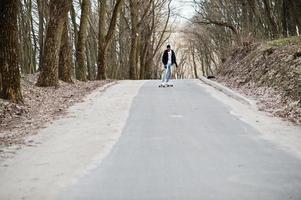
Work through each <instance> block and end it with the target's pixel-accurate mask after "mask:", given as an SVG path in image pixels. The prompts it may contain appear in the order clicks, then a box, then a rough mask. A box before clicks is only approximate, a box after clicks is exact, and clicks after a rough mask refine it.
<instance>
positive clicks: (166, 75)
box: [162, 64, 172, 83]
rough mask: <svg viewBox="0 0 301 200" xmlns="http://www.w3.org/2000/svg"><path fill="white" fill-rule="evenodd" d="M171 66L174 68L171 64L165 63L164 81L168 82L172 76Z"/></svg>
mask: <svg viewBox="0 0 301 200" xmlns="http://www.w3.org/2000/svg"><path fill="white" fill-rule="evenodd" d="M171 68H172V65H171V64H167V65H165V71H164V74H163V77H162V83H168V81H169V80H170V78H171Z"/></svg>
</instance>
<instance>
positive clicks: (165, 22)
mask: <svg viewBox="0 0 301 200" xmlns="http://www.w3.org/2000/svg"><path fill="white" fill-rule="evenodd" d="M176 1H177V0H145V1H142V0H98V1H97V0H1V2H0V38H1V39H0V92H1V98H3V99H8V100H11V101H12V102H15V103H19V102H22V101H23V99H22V89H21V84H20V79H21V77H22V76H25V75H27V74H35V73H38V80H37V82H36V85H37V86H39V87H58V86H59V81H63V82H66V83H70V84H72V83H73V82H74V80H78V81H83V82H85V81H93V80H105V79H114V80H119V79H131V80H138V79H158V78H160V73H161V71H160V70H161V68H162V67H161V65H160V64H159V63H160V61H161V53H162V51H163V48H165V44H166V42H167V41H170V40H171V38H176V39H174V40H175V42H174V43H175V45H174V46H175V49H176V52H177V54H178V62H179V66H180V70H178V71H177V77H179V78H197V77H199V76H200V75H205V76H208V75H214V74H215V73H216V70H217V69H218V68H219V65H220V64H221V63H223V62H224V61H225V60H226V59H227V57H228V56H229V54H230V51H231V50H232V49H233V48H235V47H240V46H242V47H248V46H249V45H251V44H253V43H255V42H262V41H267V40H274V39H279V38H286V37H292V36H299V35H300V31H301V12H300V10H301V1H299V0H193V1H191V2H190V3H191V4H192V6H193V7H194V9H195V13H194V15H193V17H192V18H189V19H186V18H185V21H186V22H185V23H184V24H181V25H179V24H177V23H175V20H174V19H175V18H184V17H183V16H181V15H180V14H178V15H177V9H175V8H174V7H173V6H172V3H173V2H176Z"/></svg>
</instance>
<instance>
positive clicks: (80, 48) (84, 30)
mask: <svg viewBox="0 0 301 200" xmlns="http://www.w3.org/2000/svg"><path fill="white" fill-rule="evenodd" d="M81 8H82V14H81V20H80V26H79V32H78V40H77V48H76V78H77V79H78V80H80V81H86V80H87V64H86V53H85V51H86V41H87V36H88V22H89V12H90V0H82V5H81Z"/></svg>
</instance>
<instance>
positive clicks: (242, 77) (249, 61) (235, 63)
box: [218, 37, 301, 124]
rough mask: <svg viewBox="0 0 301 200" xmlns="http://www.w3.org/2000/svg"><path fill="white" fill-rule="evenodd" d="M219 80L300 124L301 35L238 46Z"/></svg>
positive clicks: (269, 110)
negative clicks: (242, 46)
mask: <svg viewBox="0 0 301 200" xmlns="http://www.w3.org/2000/svg"><path fill="white" fill-rule="evenodd" d="M218 81H219V82H221V83H223V84H225V85H227V86H229V87H231V88H234V89H236V90H239V91H240V92H242V93H244V94H246V95H248V96H255V97H256V98H257V99H259V104H258V105H259V107H260V109H261V110H265V111H268V112H271V113H273V115H275V116H279V117H282V118H285V119H288V120H290V121H293V122H295V123H298V124H301V101H300V99H301V37H294V38H289V39H281V40H276V41H270V42H267V43H262V44H253V45H251V46H248V47H244V48H237V49H235V50H234V51H233V52H232V55H231V56H230V57H229V59H228V60H227V61H226V62H225V63H224V64H223V65H221V67H220V68H219V70H218Z"/></svg>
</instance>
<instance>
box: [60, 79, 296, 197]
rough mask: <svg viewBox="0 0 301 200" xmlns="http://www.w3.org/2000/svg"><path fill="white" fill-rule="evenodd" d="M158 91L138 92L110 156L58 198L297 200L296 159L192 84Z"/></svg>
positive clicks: (179, 83) (148, 85)
mask: <svg viewBox="0 0 301 200" xmlns="http://www.w3.org/2000/svg"><path fill="white" fill-rule="evenodd" d="M157 85H158V84H157V82H154V81H149V82H147V83H146V84H145V85H144V86H142V88H141V89H140V91H139V93H138V95H137V96H136V97H135V99H134V101H133V104H132V107H131V112H130V116H129V118H128V121H127V125H126V127H125V128H124V130H123V135H122V136H121V137H120V139H119V141H118V142H117V144H116V145H115V146H114V147H113V150H112V151H111V153H110V154H109V155H108V156H107V157H106V158H105V159H104V160H103V161H102V163H101V164H99V166H98V167H96V168H95V169H93V170H92V171H90V172H89V173H88V174H87V175H85V176H84V177H82V178H80V179H79V180H78V181H77V183H76V184H74V185H73V186H72V187H70V188H68V189H66V191H65V192H64V193H63V194H61V195H60V196H59V197H58V199H63V200H69V199H70V200H77V199H82V200H287V199H293V200H300V199H301V160H300V159H298V158H297V157H294V156H293V155H290V154H289V153H287V152H285V151H283V150H281V149H279V148H277V147H276V146H274V145H273V144H272V143H269V142H268V141H266V140H263V139H261V137H260V133H258V132H257V131H256V130H255V129H254V128H252V127H250V126H249V125H248V124H246V123H244V122H243V121H241V120H240V119H239V118H237V117H236V116H234V115H231V114H230V111H231V110H230V108H229V107H228V106H227V105H224V104H223V103H221V102H219V101H218V100H217V99H215V98H214V97H212V96H211V95H210V94H209V93H207V92H206V91H205V90H204V88H202V87H201V86H199V85H198V84H197V82H196V81H176V82H175V87H174V88H158V87H157ZM100 129H101V127H100ZM79 162H80V160H79Z"/></svg>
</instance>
